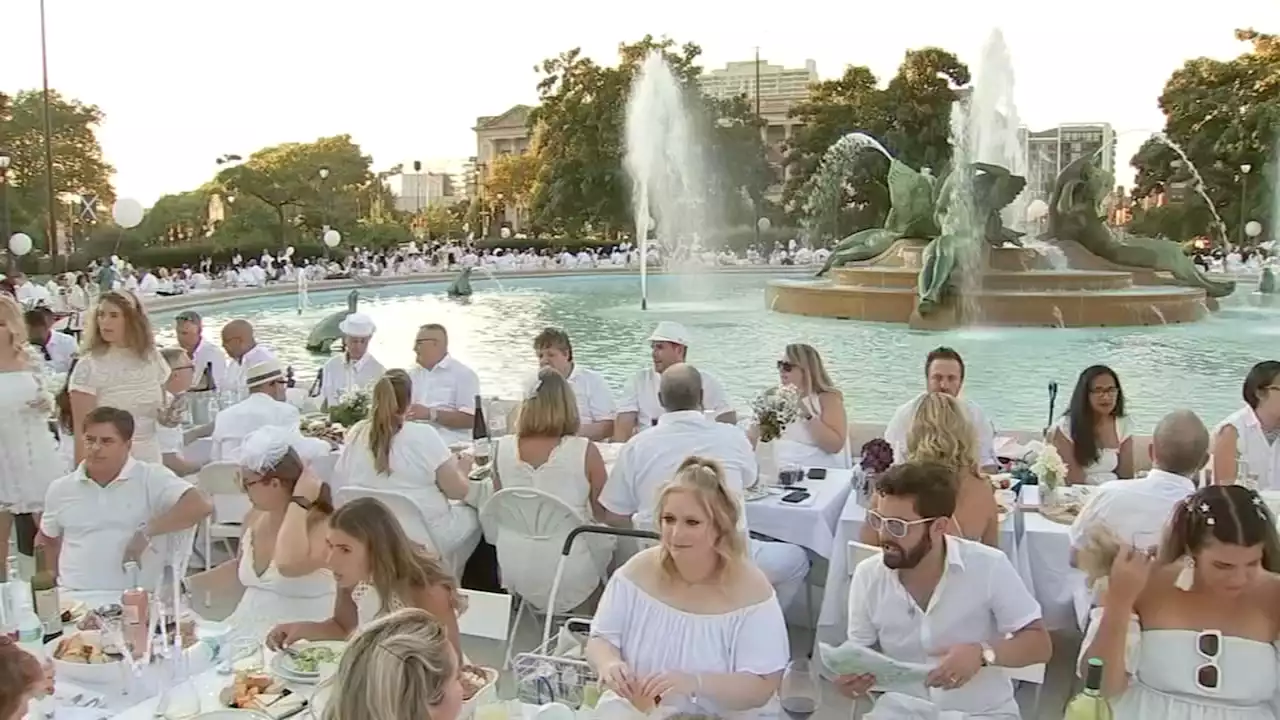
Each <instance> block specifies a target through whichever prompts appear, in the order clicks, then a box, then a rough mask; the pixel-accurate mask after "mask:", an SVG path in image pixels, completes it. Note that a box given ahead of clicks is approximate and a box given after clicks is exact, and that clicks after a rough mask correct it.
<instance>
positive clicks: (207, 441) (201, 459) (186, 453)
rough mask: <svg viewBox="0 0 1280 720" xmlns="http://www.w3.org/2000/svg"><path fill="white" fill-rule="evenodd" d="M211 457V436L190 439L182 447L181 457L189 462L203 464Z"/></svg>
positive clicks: (206, 463) (207, 462)
mask: <svg viewBox="0 0 1280 720" xmlns="http://www.w3.org/2000/svg"><path fill="white" fill-rule="evenodd" d="M212 457H213V438H208V437H202V438H197V439H195V440H192V441H191V442H190V443H188V444H187V446H186V447H185V448H183V449H182V459H183V460H186V461H187V462H189V463H195V464H196V465H200V466H204V465H208V464H209V460H210V459H211V458H212Z"/></svg>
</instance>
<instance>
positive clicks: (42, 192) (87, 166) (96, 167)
mask: <svg viewBox="0 0 1280 720" xmlns="http://www.w3.org/2000/svg"><path fill="white" fill-rule="evenodd" d="M102 119H103V114H102V111H101V110H99V109H98V107H97V106H96V105H89V104H85V103H82V102H80V101H79V100H74V99H65V98H63V97H62V96H61V95H60V94H58V92H57V91H54V90H50V91H49V121H50V128H51V130H52V132H51V134H50V138H51V145H52V149H53V192H54V195H55V196H60V195H62V194H64V193H73V194H76V195H83V196H88V197H97V199H98V204H99V206H101V207H111V205H112V203H114V202H115V190H114V189H113V188H112V186H111V175H112V173H114V172H115V168H113V167H111V165H110V164H108V163H107V162H106V160H105V159H103V156H102V146H101V145H100V144H99V143H98V137H97V127H98V126H99V125H100V124H101V123H102ZM0 150H3V151H4V152H6V153H7V154H8V155H9V157H10V161H11V164H10V167H9V179H10V182H11V183H12V186H11V187H10V188H9V193H8V198H9V212H10V216H11V217H12V220H13V221H12V225H11V227H12V228H13V229H14V230H15V231H17V230H22V231H23V232H26V233H27V234H29V235H31V236H32V238H35V239H36V240H37V243H39V244H41V245H44V244H45V243H44V239H45V238H46V236H47V235H48V227H47V224H46V223H45V221H44V218H45V213H46V211H47V205H48V202H49V200H48V198H49V193H48V185H47V184H46V183H45V153H44V102H43V94H42V92H41V91H39V90H24V91H21V92H19V93H18V94H17V95H16V96H15V97H8V96H5V95H3V94H0Z"/></svg>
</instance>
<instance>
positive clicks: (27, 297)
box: [12, 272, 49, 307]
mask: <svg viewBox="0 0 1280 720" xmlns="http://www.w3.org/2000/svg"><path fill="white" fill-rule="evenodd" d="M12 280H13V293H14V296H15V297H16V298H17V299H18V302H20V303H22V304H23V305H24V306H26V307H32V306H34V305H38V304H40V303H46V304H47V303H48V302H49V291H48V290H46V289H44V288H43V287H42V286H40V285H37V284H35V283H33V282H31V280H30V279H28V278H27V274H26V273H24V272H16V273H14V274H13V278H12Z"/></svg>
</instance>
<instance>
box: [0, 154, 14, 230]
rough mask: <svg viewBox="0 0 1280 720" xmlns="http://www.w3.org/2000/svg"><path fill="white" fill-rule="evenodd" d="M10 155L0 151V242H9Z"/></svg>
mask: <svg viewBox="0 0 1280 720" xmlns="http://www.w3.org/2000/svg"><path fill="white" fill-rule="evenodd" d="M11 162H13V161H12V160H11V159H10V158H9V154H8V153H6V152H4V151H3V150H0V241H4V242H8V240H9V163H11Z"/></svg>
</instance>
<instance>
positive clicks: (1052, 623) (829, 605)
mask: <svg viewBox="0 0 1280 720" xmlns="http://www.w3.org/2000/svg"><path fill="white" fill-rule="evenodd" d="M865 517H866V509H865V508H863V507H862V506H861V505H859V504H858V498H857V496H856V495H851V496H849V498H848V500H847V501H846V503H845V506H844V510H843V512H842V513H841V514H840V519H839V522H838V523H837V526H836V534H835V539H834V541H833V544H834V546H835V549H834V551H833V552H832V554H831V555H830V556H829V557H830V563H829V564H828V566H827V582H826V588H825V589H824V591H823V595H822V610H821V612H820V613H819V616H818V637H819V638H820V639H822V640H824V641H826V642H833V643H839V642H843V641H844V640H845V639H846V626H847V623H848V618H847V615H848V602H849V578H850V577H852V575H853V568H850V567H848V563H847V560H848V553H847V547H848V544H849V541H850V540H857V539H858V531H859V530H860V529H861V527H862V523H863V520H864V518H865ZM1019 524H1021V525H1022V527H1019ZM1000 549H1001V550H1003V551H1004V552H1005V553H1006V554H1007V555H1008V556H1009V558H1010V560H1012V561H1013V564H1014V567H1016V568H1017V570H1018V575H1019V576H1020V577H1021V578H1022V580H1023V582H1024V583H1026V584H1027V587H1029V588H1031V591H1032V593H1033V594H1034V595H1035V597H1036V600H1038V601H1039V602H1040V607H1041V609H1042V612H1043V613H1044V618H1045V623H1046V624H1047V625H1048V627H1049V628H1050V629H1054V630H1057V629H1062V628H1073V627H1077V622H1076V610H1075V605H1076V603H1077V602H1078V601H1079V599H1078V595H1079V593H1080V591H1082V590H1083V588H1084V577H1083V574H1082V573H1080V572H1079V571H1078V570H1075V569H1073V568H1072V567H1071V554H1070V553H1071V550H1070V541H1069V540H1068V537H1067V526H1066V525H1061V524H1059V523H1055V522H1053V521H1052V520H1048V519H1046V518H1044V517H1043V516H1041V515H1040V514H1039V513H1037V512H1033V511H1022V512H1021V513H1019V512H1018V511H1014V512H1013V513H1010V514H1009V516H1008V517H1007V518H1005V521H1004V522H1003V523H1001V525H1000Z"/></svg>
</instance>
